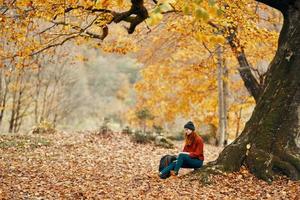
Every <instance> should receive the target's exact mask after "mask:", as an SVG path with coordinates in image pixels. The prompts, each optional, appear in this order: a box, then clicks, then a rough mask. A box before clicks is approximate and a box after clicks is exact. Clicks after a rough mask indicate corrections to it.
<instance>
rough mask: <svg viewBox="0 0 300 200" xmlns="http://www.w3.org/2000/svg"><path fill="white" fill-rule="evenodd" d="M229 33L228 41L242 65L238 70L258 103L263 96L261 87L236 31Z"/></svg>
mask: <svg viewBox="0 0 300 200" xmlns="http://www.w3.org/2000/svg"><path fill="white" fill-rule="evenodd" d="M228 32H229V33H230V34H229V36H228V37H227V41H228V43H229V45H230V47H231V50H232V51H233V52H234V54H235V56H236V58H237V60H238V63H239V65H240V67H239V68H238V71H239V73H240V76H241V78H242V79H243V81H244V85H245V87H246V88H247V90H248V92H249V93H250V94H251V96H253V98H254V99H255V101H256V102H257V101H258V99H259V97H260V95H261V85H260V83H259V82H258V81H257V79H256V78H255V77H254V75H253V74H252V72H251V67H250V64H249V62H248V60H247V57H246V54H245V52H244V49H243V47H242V46H240V44H239V40H238V39H237V38H236V29H235V28H231V29H229V30H228Z"/></svg>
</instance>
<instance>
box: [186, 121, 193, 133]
mask: <svg viewBox="0 0 300 200" xmlns="http://www.w3.org/2000/svg"><path fill="white" fill-rule="evenodd" d="M184 128H188V129H190V130H192V131H195V126H194V124H193V122H191V121H189V122H188V123H186V124H185V125H184Z"/></svg>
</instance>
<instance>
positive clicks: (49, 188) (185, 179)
mask: <svg viewBox="0 0 300 200" xmlns="http://www.w3.org/2000/svg"><path fill="white" fill-rule="evenodd" d="M177 146H178V149H171V150H170V149H163V148H160V147H156V146H154V145H152V144H146V145H142V144H135V143H133V142H131V141H130V139H129V137H128V136H127V135H122V134H120V133H114V134H111V135H110V136H109V137H102V136H99V135H96V134H94V133H89V132H86V133H72V134H71V133H57V134H53V135H47V136H45V135H44V136H33V135H30V136H28V135H27V136H26V135H23V136H9V135H2V136H0V155H1V158H0V199H300V183H299V182H293V181H289V180H287V179H285V178H280V179H279V180H277V181H274V182H273V184H271V185H268V184H267V183H265V182H263V181H260V180H257V179H256V178H255V177H253V176H252V175H250V174H249V173H248V172H247V171H246V170H245V169H242V170H241V171H240V172H238V173H232V174H227V175H217V176H214V177H213V181H214V183H213V184H211V185H202V184H201V183H199V181H198V180H197V179H196V177H195V176H191V175H190V174H189V172H190V170H182V171H180V176H179V177H177V178H175V177H171V178H169V179H167V180H161V179H159V178H158V176H157V170H158V162H159V159H160V157H161V156H162V155H164V154H170V153H176V152H178V151H179V150H180V145H177ZM220 150H221V149H219V148H216V147H213V146H209V145H206V146H205V156H206V160H213V159H215V158H216V156H217V155H218V152H220Z"/></svg>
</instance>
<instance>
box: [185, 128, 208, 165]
mask: <svg viewBox="0 0 300 200" xmlns="http://www.w3.org/2000/svg"><path fill="white" fill-rule="evenodd" d="M193 135H194V138H193V139H192V143H191V144H190V145H184V148H183V152H189V153H190V154H189V155H190V157H191V158H198V159H200V160H204V155H203V146H204V144H203V139H202V138H201V137H200V136H199V135H198V134H196V133H195V134H193Z"/></svg>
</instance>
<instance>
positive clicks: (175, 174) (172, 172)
mask: <svg viewBox="0 0 300 200" xmlns="http://www.w3.org/2000/svg"><path fill="white" fill-rule="evenodd" d="M170 173H171V176H178V172H175V171H173V170H172V171H170Z"/></svg>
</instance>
